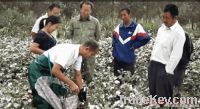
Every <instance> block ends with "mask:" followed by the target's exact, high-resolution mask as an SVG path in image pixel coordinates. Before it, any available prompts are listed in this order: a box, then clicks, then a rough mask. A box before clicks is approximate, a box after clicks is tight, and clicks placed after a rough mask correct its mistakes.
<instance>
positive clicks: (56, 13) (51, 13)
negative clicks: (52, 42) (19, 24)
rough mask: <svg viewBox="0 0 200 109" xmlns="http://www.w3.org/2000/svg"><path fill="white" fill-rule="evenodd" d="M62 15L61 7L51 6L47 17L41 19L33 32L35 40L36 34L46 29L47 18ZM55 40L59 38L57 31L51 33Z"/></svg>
mask: <svg viewBox="0 0 200 109" xmlns="http://www.w3.org/2000/svg"><path fill="white" fill-rule="evenodd" d="M59 15H60V6H59V5H58V4H51V5H50V6H49V8H48V11H47V13H46V14H45V15H42V16H41V17H39V18H38V19H37V20H36V22H35V24H34V26H33V28H32V30H31V36H32V38H33V39H34V38H35V36H36V34H37V33H38V32H39V31H40V30H41V29H42V28H43V27H44V25H45V21H46V18H48V17H49V16H59ZM51 34H52V35H53V36H54V37H55V38H56V37H57V31H54V32H52V33H51Z"/></svg>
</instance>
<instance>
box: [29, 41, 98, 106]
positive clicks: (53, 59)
mask: <svg viewBox="0 0 200 109" xmlns="http://www.w3.org/2000/svg"><path fill="white" fill-rule="evenodd" d="M98 49H99V45H98V43H97V42H96V41H95V40H88V41H86V42H84V43H83V44H81V45H80V44H58V45H56V46H54V47H52V48H51V49H49V50H47V51H45V52H44V53H43V54H42V55H40V56H39V57H37V58H36V59H34V60H33V62H32V63H31V64H30V66H29V69H28V80H29V83H30V86H31V89H32V95H33V105H34V106H35V107H36V108H37V109H63V108H62V105H61V104H62V103H61V101H60V99H59V96H64V95H65V94H66V93H67V90H66V89H65V88H63V87H62V85H60V84H57V83H54V84H53V86H52V84H50V81H51V80H52V79H53V80H59V81H61V82H63V83H64V84H66V85H67V86H68V87H69V89H70V90H71V92H73V93H74V94H78V93H79V91H80V90H81V89H82V87H83V82H82V75H81V62H82V57H83V58H90V57H92V56H94V55H95V54H96V53H97V51H98ZM69 67H73V68H74V69H75V79H76V82H74V81H72V80H71V79H70V78H69V77H68V76H65V75H64V74H63V71H62V69H68V68H69ZM51 68H52V71H51V70H50V69H51ZM49 77H51V78H49ZM54 82H55V81H54Z"/></svg>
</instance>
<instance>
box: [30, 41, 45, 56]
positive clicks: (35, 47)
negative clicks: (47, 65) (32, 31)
mask: <svg viewBox="0 0 200 109" xmlns="http://www.w3.org/2000/svg"><path fill="white" fill-rule="evenodd" d="M39 46H40V45H39V44H38V43H35V42H32V43H31V52H33V53H35V54H42V53H43V52H44V50H42V49H40V48H39Z"/></svg>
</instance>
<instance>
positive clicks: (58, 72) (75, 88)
mask: <svg viewBox="0 0 200 109" xmlns="http://www.w3.org/2000/svg"><path fill="white" fill-rule="evenodd" d="M61 68H62V66H61V65H60V64H57V63H54V65H53V68H52V72H53V75H54V76H55V77H57V78H58V79H59V80H60V81H63V82H64V83H65V84H67V85H69V88H70V90H71V91H72V92H73V93H74V94H78V93H79V87H78V86H77V85H76V84H75V83H74V82H73V81H72V80H71V79H69V78H68V76H65V75H64V74H63V72H62V71H61Z"/></svg>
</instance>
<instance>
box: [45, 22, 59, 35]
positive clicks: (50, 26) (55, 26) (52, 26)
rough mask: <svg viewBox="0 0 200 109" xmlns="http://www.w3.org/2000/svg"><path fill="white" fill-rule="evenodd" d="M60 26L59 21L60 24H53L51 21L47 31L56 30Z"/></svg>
mask: <svg viewBox="0 0 200 109" xmlns="http://www.w3.org/2000/svg"><path fill="white" fill-rule="evenodd" d="M58 27H59V23H58V24H51V23H49V24H48V28H47V31H48V32H49V33H52V32H53V31H55V30H56V29H57V28H58Z"/></svg>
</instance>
